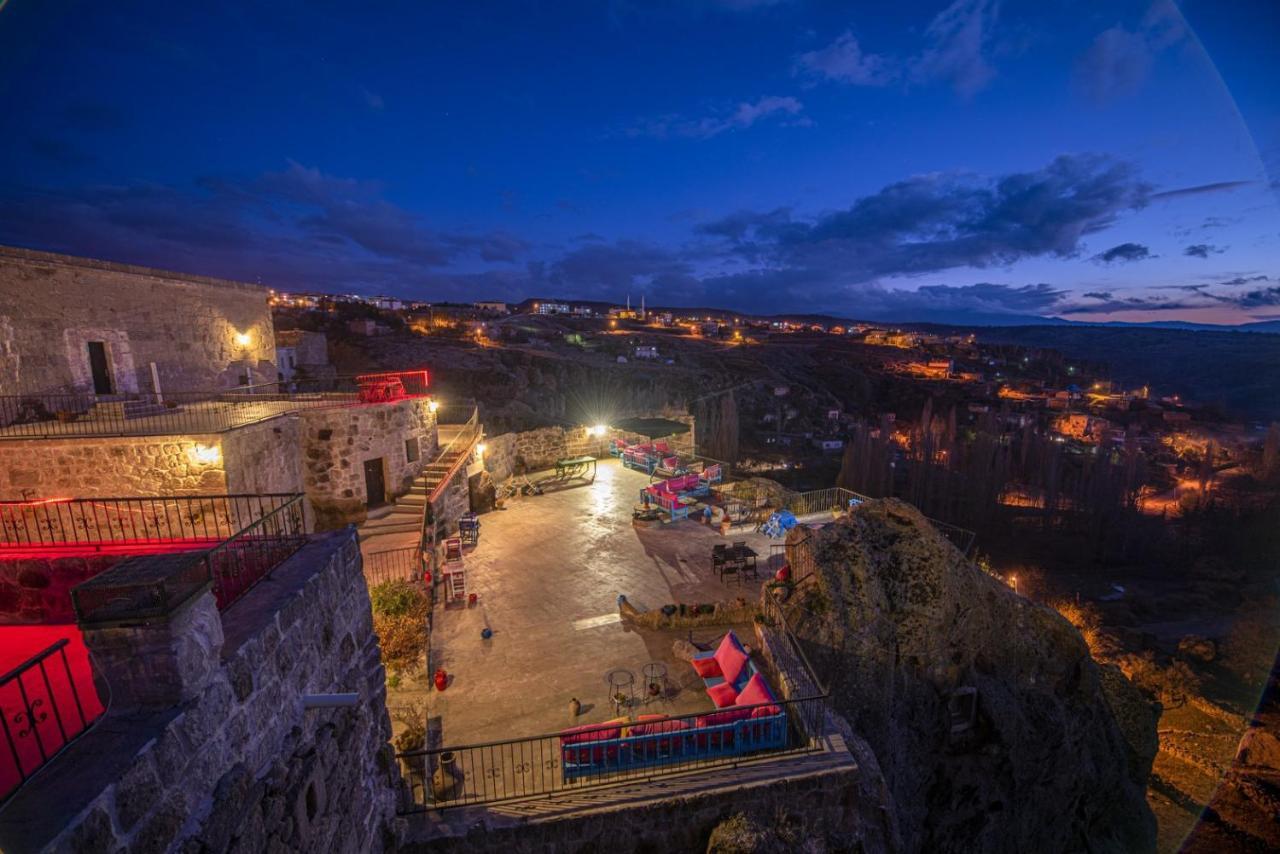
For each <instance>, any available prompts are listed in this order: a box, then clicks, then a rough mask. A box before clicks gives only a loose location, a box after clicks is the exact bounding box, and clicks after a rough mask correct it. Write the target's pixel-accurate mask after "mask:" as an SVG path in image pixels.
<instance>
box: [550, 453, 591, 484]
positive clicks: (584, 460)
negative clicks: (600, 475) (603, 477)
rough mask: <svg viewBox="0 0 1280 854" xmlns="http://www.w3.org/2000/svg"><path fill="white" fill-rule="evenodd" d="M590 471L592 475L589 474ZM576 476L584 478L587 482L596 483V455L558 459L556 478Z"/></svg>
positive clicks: (569, 478)
mask: <svg viewBox="0 0 1280 854" xmlns="http://www.w3.org/2000/svg"><path fill="white" fill-rule="evenodd" d="M587 472H590V473H591V475H590V477H588V476H587ZM574 478H582V479H583V480H585V481H586V482H587V483H594V482H595V479H596V458H595V457H566V458H564V459H560V460H556V480H573V479H574Z"/></svg>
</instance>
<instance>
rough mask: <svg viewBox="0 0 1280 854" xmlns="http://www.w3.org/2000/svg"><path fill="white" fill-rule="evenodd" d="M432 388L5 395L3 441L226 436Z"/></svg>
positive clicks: (350, 383) (412, 382) (356, 383)
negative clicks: (291, 416)
mask: <svg viewBox="0 0 1280 854" xmlns="http://www.w3.org/2000/svg"><path fill="white" fill-rule="evenodd" d="M427 388H428V374H427V372H426V371H425V370H417V371H391V372H385V373H376V374H360V375H357V376H352V377H337V378H334V379H328V380H316V381H307V380H298V381H288V382H275V383H265V384H262V385H253V386H239V387H236V388H231V389H221V390H214V391H166V392H122V393H119V394H109V395H99V394H91V393H87V392H66V393H64V392H50V393H44V392H33V393H30V394H18V395H3V396H0V439H54V438H67V437H83V438H108V437H117V436H171V435H190V434H208V433H222V432H225V431H227V430H233V429H235V428H237V427H245V426H247V425H250V424H256V423H258V422H261V421H266V420H268V419H271V418H276V417H278V416H281V415H289V414H292V413H295V412H298V411H301V410H306V409H323V408H332V407H343V406H359V405H364V404H374V403H394V402H396V401H399V400H406V399H411V398H420V397H426V396H427Z"/></svg>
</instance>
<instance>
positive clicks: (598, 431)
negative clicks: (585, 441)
mask: <svg viewBox="0 0 1280 854" xmlns="http://www.w3.org/2000/svg"><path fill="white" fill-rule="evenodd" d="M607 429H608V428H607V427H605V426H604V425H603V424H597V425H596V426H594V427H592V428H591V435H592V436H603V435H604V433H605V430H607Z"/></svg>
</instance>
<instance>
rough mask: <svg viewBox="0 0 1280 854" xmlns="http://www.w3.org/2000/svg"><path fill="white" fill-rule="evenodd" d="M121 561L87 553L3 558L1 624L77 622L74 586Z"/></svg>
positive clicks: (0, 590) (0, 586)
mask: <svg viewBox="0 0 1280 854" xmlns="http://www.w3.org/2000/svg"><path fill="white" fill-rule="evenodd" d="M121 560H122V557H121V556H120V555H88V556H84V557H56V558H47V557H26V558H17V559H5V560H3V561H0V625H37V624H40V623H46V624H48V623H74V622H75V621H76V615H75V611H74V610H73V609H72V607H71V588H72V587H75V586H76V585H77V584H79V583H80V582H82V581H88V580H89V579H90V578H93V577H94V576H95V575H98V574H99V573H101V572H104V571H106V570H107V569H109V568H111V567H112V566H114V565H115V564H117V563H119V562H120V561H121Z"/></svg>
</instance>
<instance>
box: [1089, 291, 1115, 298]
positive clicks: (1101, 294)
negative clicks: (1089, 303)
mask: <svg viewBox="0 0 1280 854" xmlns="http://www.w3.org/2000/svg"><path fill="white" fill-rule="evenodd" d="M1084 296H1085V297H1087V298H1088V299H1104V300H1109V299H1111V291H1088V292H1087V293H1085V294H1084Z"/></svg>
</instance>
